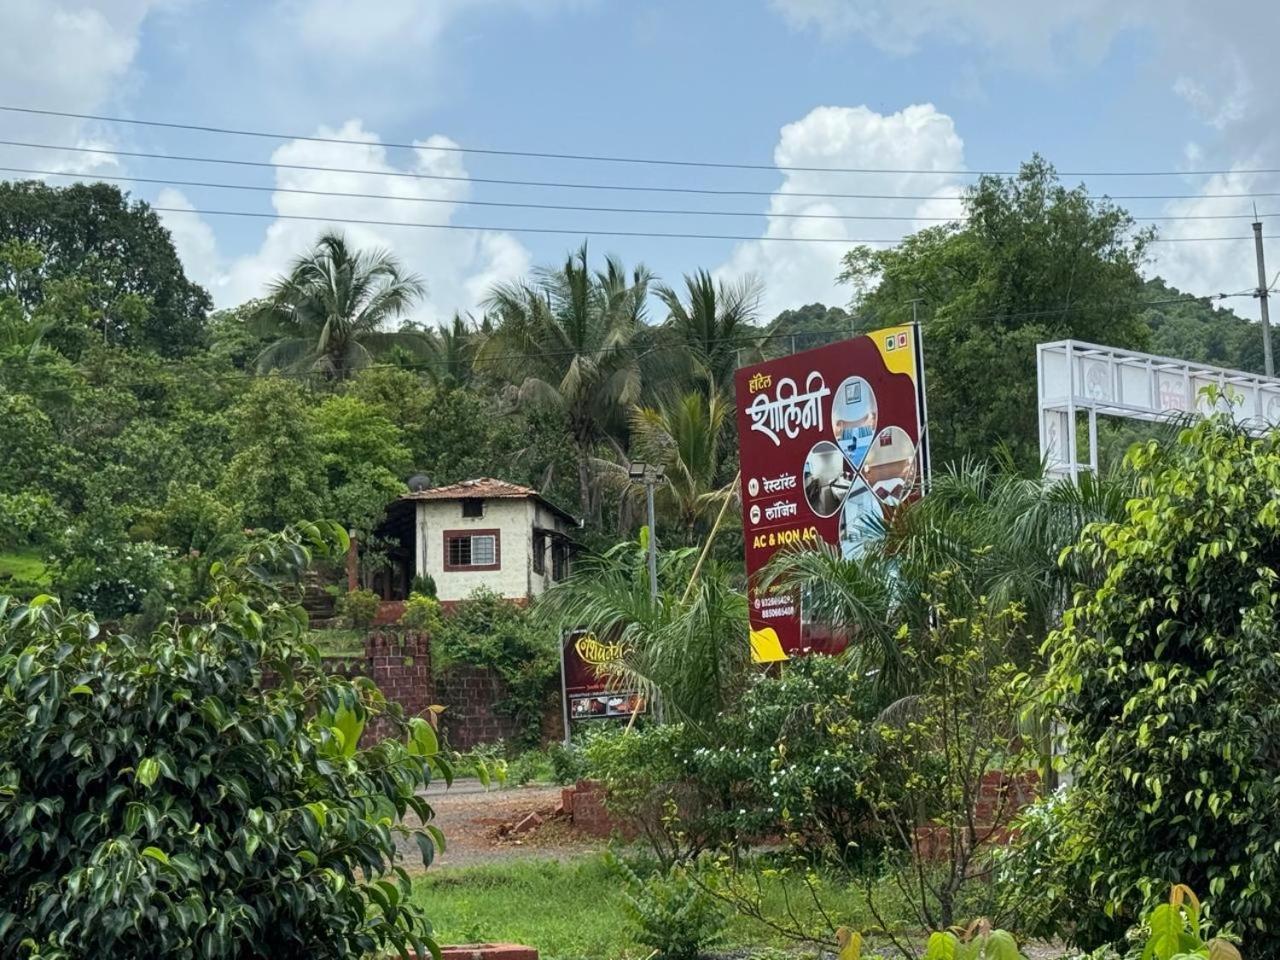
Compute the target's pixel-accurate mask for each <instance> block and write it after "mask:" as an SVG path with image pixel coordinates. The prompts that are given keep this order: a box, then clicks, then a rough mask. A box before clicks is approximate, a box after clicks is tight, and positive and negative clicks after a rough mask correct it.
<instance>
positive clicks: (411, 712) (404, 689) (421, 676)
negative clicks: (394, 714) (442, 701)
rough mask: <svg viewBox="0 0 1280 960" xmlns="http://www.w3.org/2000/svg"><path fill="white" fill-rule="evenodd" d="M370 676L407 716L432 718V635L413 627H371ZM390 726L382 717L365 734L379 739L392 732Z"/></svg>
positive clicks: (367, 656) (367, 650) (366, 643)
mask: <svg viewBox="0 0 1280 960" xmlns="http://www.w3.org/2000/svg"><path fill="white" fill-rule="evenodd" d="M364 655H365V662H366V664H367V666H368V673H367V674H366V676H368V677H369V679H371V680H372V681H373V682H374V683H375V684H377V685H378V689H379V690H381V691H382V694H383V696H385V697H386V698H387V699H388V700H391V701H394V702H395V703H398V704H400V706H401V707H403V708H404V712H405V716H407V717H426V718H428V719H429V718H430V715H431V711H430V710H428V709H427V708H428V707H430V706H431V705H432V704H433V703H435V702H436V701H435V697H434V693H435V691H434V688H433V684H432V682H431V638H430V637H428V636H427V635H426V634H425V633H418V632H416V631H412V630H405V631H400V630H376V629H375V630H372V631H370V633H369V635H368V636H367V637H365V640H364ZM391 732H392V731H391V725H390V723H388V722H387V721H386V720H385V719H382V718H379V719H377V720H375V721H374V722H373V723H372V724H370V725H369V730H368V731H366V734H365V735H366V736H367V737H368V738H370V739H371V740H378V739H381V738H382V737H385V736H388V735H389V734H390V733H391Z"/></svg>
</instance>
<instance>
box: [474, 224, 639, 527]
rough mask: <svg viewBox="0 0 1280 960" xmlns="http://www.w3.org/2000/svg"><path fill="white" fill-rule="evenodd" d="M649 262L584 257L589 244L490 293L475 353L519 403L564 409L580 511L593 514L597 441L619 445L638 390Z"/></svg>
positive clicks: (618, 447) (596, 502) (596, 514)
mask: <svg viewBox="0 0 1280 960" xmlns="http://www.w3.org/2000/svg"><path fill="white" fill-rule="evenodd" d="M649 281H650V274H649V272H648V271H647V270H646V269H645V268H644V267H643V266H639V267H636V268H635V270H634V271H632V272H631V273H630V274H628V273H627V271H626V270H625V269H624V268H623V266H622V264H621V263H620V262H619V261H618V260H616V259H615V258H613V257H609V258H607V259H606V261H605V266H604V269H603V270H600V271H592V270H591V269H590V268H589V267H588V265H587V247H586V244H583V246H582V247H581V248H580V249H579V250H578V251H576V252H574V253H571V254H570V255H569V256H568V258H567V259H566V260H565V263H564V266H562V267H561V268H560V269H558V270H544V271H540V272H539V273H538V274H536V275H535V277H534V278H533V280H532V281H522V282H517V283H508V284H500V285H498V286H497V287H495V288H494V289H493V291H492V292H491V293H490V295H489V298H488V300H487V301H486V307H487V308H488V309H490V310H491V311H492V312H493V313H494V315H495V319H496V322H497V327H496V329H495V330H494V332H493V334H492V335H491V336H490V337H488V338H487V340H486V341H485V343H484V345H483V346H482V347H481V348H480V353H479V356H478V358H477V359H478V360H480V361H483V362H486V363H489V364H492V367H491V369H492V370H493V371H494V372H495V373H499V374H501V375H503V376H505V377H506V378H507V379H508V380H509V381H510V382H511V383H513V384H515V386H516V387H517V396H518V399H519V401H520V402H521V403H522V404H526V405H536V404H542V405H546V406H548V407H551V408H553V409H555V410H558V411H560V412H561V413H562V414H563V416H564V417H565V420H566V421H567V423H568V426H569V432H570V435H571V437H572V439H573V444H574V448H575V451H576V456H577V460H578V492H579V500H580V504H581V508H582V512H583V514H584V515H585V516H587V517H590V518H592V519H599V516H600V506H601V497H600V491H599V490H598V484H597V483H596V473H597V471H596V463H597V455H598V453H599V448H600V447H601V446H602V445H608V446H611V447H612V448H613V449H614V451H615V452H616V453H618V454H619V455H620V454H621V450H622V443H621V442H620V439H619V438H620V436H622V435H625V428H626V417H625V411H626V410H627V409H628V408H629V407H630V406H631V405H632V404H633V403H635V402H636V401H637V400H638V399H639V396H640V370H639V366H638V364H637V358H636V354H635V351H634V350H633V343H634V341H635V338H636V334H637V333H638V332H639V331H640V329H641V327H642V326H643V319H644V309H645V298H646V296H647V294H648V288H649Z"/></svg>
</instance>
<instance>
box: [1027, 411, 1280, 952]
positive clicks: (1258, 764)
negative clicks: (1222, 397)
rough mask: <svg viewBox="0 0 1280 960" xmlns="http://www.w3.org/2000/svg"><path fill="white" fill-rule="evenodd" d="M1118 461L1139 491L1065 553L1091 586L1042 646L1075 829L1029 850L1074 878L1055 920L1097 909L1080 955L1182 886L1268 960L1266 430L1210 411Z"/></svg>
mask: <svg viewBox="0 0 1280 960" xmlns="http://www.w3.org/2000/svg"><path fill="white" fill-rule="evenodd" d="M1129 463H1130V465H1131V466H1132V468H1133V470H1134V472H1135V473H1136V475H1137V482H1138V487H1137V492H1136V494H1135V496H1134V497H1133V498H1131V499H1130V500H1129V501H1128V502H1127V504H1126V505H1125V510H1124V513H1123V515H1122V516H1121V517H1120V518H1119V519H1117V520H1116V521H1115V522H1112V523H1108V524H1104V525H1099V526H1096V527H1093V528H1091V529H1090V530H1089V531H1088V532H1087V535H1086V536H1085V537H1084V538H1083V539H1082V540H1081V542H1080V543H1079V545H1078V546H1077V547H1076V548H1075V551H1074V553H1075V555H1076V556H1078V557H1079V558H1080V559H1081V562H1083V563H1085V564H1089V565H1094V566H1096V567H1098V568H1099V569H1101V570H1102V571H1103V572H1104V574H1105V579H1104V580H1103V581H1102V582H1101V583H1100V584H1098V585H1097V586H1095V587H1092V588H1088V589H1083V590H1081V591H1080V593H1079V594H1078V595H1077V597H1076V602H1075V605H1074V606H1073V607H1072V608H1071V609H1070V610H1069V611H1068V612H1067V614H1066V616H1065V617H1064V619H1063V625H1062V629H1061V630H1059V631H1057V632H1056V633H1054V634H1053V635H1052V636H1051V637H1050V639H1049V641H1048V643H1047V644H1046V648H1047V652H1048V654H1049V657H1050V663H1051V666H1050V672H1049V678H1048V681H1047V684H1046V688H1047V696H1048V697H1049V699H1050V702H1051V703H1053V704H1054V705H1056V706H1057V707H1058V709H1059V711H1060V714H1059V715H1060V720H1061V722H1062V724H1063V727H1064V729H1065V731H1066V743H1065V746H1066V755H1067V756H1066V759H1067V762H1068V763H1069V765H1070V767H1071V768H1072V770H1073V773H1074V778H1073V781H1074V782H1073V785H1072V787H1071V789H1070V791H1068V793H1067V794H1066V796H1065V798H1064V802H1065V804H1066V805H1067V806H1068V807H1069V808H1070V809H1071V811H1072V813H1071V817H1070V821H1069V822H1073V823H1074V827H1073V829H1072V830H1070V831H1068V832H1066V833H1065V834H1064V835H1063V836H1062V838H1061V841H1062V842H1060V843H1056V844H1054V845H1053V849H1052V850H1051V852H1050V855H1049V856H1048V857H1047V858H1043V851H1040V852H1039V853H1037V852H1036V851H1035V850H1034V849H1033V850H1030V851H1027V853H1026V855H1028V856H1036V857H1041V858H1042V859H1041V862H1042V863H1044V862H1045V859H1047V861H1048V862H1047V864H1046V867H1047V869H1046V871H1045V872H1046V873H1054V874H1056V875H1058V876H1062V875H1064V874H1065V876H1067V877H1068V878H1070V879H1071V880H1072V881H1074V882H1073V883H1072V884H1071V887H1070V888H1068V890H1067V891H1065V896H1064V897H1063V899H1062V901H1061V914H1060V916H1074V915H1075V910H1076V908H1077V907H1078V906H1079V903H1080V900H1081V899H1083V898H1084V897H1086V896H1092V897H1093V898H1095V899H1097V900H1100V901H1101V902H1102V904H1103V905H1104V907H1105V910H1106V916H1107V917H1108V918H1110V919H1109V927H1108V926H1104V925H1103V924H1102V921H1101V920H1099V921H1098V922H1097V923H1084V922H1082V920H1083V919H1084V918H1077V924H1078V926H1077V928H1076V936H1077V939H1080V940H1081V941H1083V942H1084V943H1085V944H1086V945H1087V946H1094V945H1097V943H1098V942H1100V941H1101V940H1104V939H1106V938H1108V937H1110V936H1115V935H1117V934H1118V933H1120V932H1121V931H1122V930H1123V928H1124V925H1126V924H1127V923H1132V922H1136V921H1137V920H1138V919H1139V917H1140V916H1141V915H1142V912H1143V909H1144V907H1145V906H1147V905H1148V904H1151V903H1154V902H1155V901H1156V900H1157V899H1159V898H1160V897H1161V896H1162V895H1163V894H1164V893H1165V891H1167V890H1168V888H1169V886H1170V884H1172V883H1185V884H1187V885H1189V886H1191V887H1192V888H1193V889H1195V890H1200V891H1202V892H1204V893H1207V894H1208V898H1207V903H1208V904H1209V908H1210V909H1211V910H1212V915H1213V917H1214V919H1215V921H1217V922H1219V923H1230V924H1231V925H1232V926H1233V927H1234V928H1235V929H1236V930H1237V931H1238V932H1239V933H1240V934H1242V935H1243V936H1244V938H1245V944H1244V952H1245V954H1246V955H1247V956H1251V957H1263V958H1267V957H1276V956H1280V946H1277V933H1278V932H1280V901H1277V898H1276V897H1275V895H1274V893H1275V891H1276V890H1277V889H1280V858H1277V857H1276V853H1275V851H1276V849H1277V848H1280V809H1278V808H1277V804H1276V786H1275V785H1276V782H1277V779H1278V778H1280V755H1278V754H1277V751H1276V743H1277V742H1280V633H1278V632H1277V626H1276V624H1277V622H1278V618H1280V589H1278V588H1277V582H1276V570H1277V569H1280V501H1277V499H1276V497H1275V478H1276V477H1277V476H1280V434H1277V433H1271V434H1268V435H1267V436H1265V437H1263V438H1260V439H1253V438H1251V437H1249V436H1247V435H1246V434H1244V433H1243V432H1241V431H1240V430H1239V429H1238V428H1236V427H1235V426H1233V425H1232V424H1231V423H1230V422H1229V419H1228V418H1227V417H1226V416H1225V415H1218V416H1215V417H1213V418H1211V419H1205V420H1201V421H1199V422H1198V423H1196V424H1194V425H1193V426H1191V427H1189V428H1187V429H1185V430H1184V431H1182V432H1181V434H1180V435H1179V436H1178V438H1177V439H1176V441H1175V442H1173V443H1171V444H1161V443H1158V442H1155V441H1152V442H1150V443H1148V444H1145V445H1142V446H1137V447H1134V448H1133V449H1132V450H1131V451H1130V454H1129ZM1073 897H1074V898H1077V899H1073Z"/></svg>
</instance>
